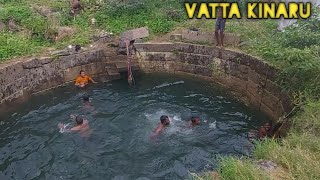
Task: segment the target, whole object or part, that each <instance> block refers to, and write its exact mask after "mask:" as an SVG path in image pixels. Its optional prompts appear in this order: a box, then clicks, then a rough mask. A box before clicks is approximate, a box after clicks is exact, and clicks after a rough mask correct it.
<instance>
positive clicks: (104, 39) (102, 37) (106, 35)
mask: <svg viewBox="0 0 320 180" xmlns="http://www.w3.org/2000/svg"><path fill="white" fill-rule="evenodd" d="M112 35H113V33H110V32H106V31H101V32H100V33H99V34H96V35H93V36H92V38H91V39H92V40H93V41H94V42H96V41H101V42H107V41H108V40H110V39H111V36H112Z"/></svg>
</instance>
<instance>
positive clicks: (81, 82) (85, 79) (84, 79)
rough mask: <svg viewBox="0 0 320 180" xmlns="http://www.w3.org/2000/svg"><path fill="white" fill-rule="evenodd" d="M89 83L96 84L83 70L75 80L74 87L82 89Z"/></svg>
mask: <svg viewBox="0 0 320 180" xmlns="http://www.w3.org/2000/svg"><path fill="white" fill-rule="evenodd" d="M89 81H91V82H92V83H97V82H95V81H94V80H93V79H92V78H91V77H90V76H87V75H86V73H85V72H84V70H81V71H80V75H79V76H78V77H77V79H76V84H75V85H76V86H78V87H81V88H83V87H85V86H86V85H87V84H88V83H89Z"/></svg>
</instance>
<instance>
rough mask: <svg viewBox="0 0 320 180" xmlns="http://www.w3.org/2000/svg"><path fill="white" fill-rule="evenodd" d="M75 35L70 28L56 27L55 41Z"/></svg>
mask: <svg viewBox="0 0 320 180" xmlns="http://www.w3.org/2000/svg"><path fill="white" fill-rule="evenodd" d="M74 33H75V31H74V29H72V28H70V27H58V35H57V37H56V41H60V40H62V39H64V38H66V37H70V36H72V35H73V34H74Z"/></svg>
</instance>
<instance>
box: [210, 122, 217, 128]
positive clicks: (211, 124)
mask: <svg viewBox="0 0 320 180" xmlns="http://www.w3.org/2000/svg"><path fill="white" fill-rule="evenodd" d="M209 128H210V129H216V128H217V121H214V122H212V123H210V124H209Z"/></svg>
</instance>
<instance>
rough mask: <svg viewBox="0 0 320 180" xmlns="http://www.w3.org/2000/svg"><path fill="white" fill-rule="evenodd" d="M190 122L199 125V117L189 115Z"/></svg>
mask: <svg viewBox="0 0 320 180" xmlns="http://www.w3.org/2000/svg"><path fill="white" fill-rule="evenodd" d="M191 123H192V125H193V126H195V125H199V124H200V123H201V121H200V118H199V117H195V116H192V117H191Z"/></svg>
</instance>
